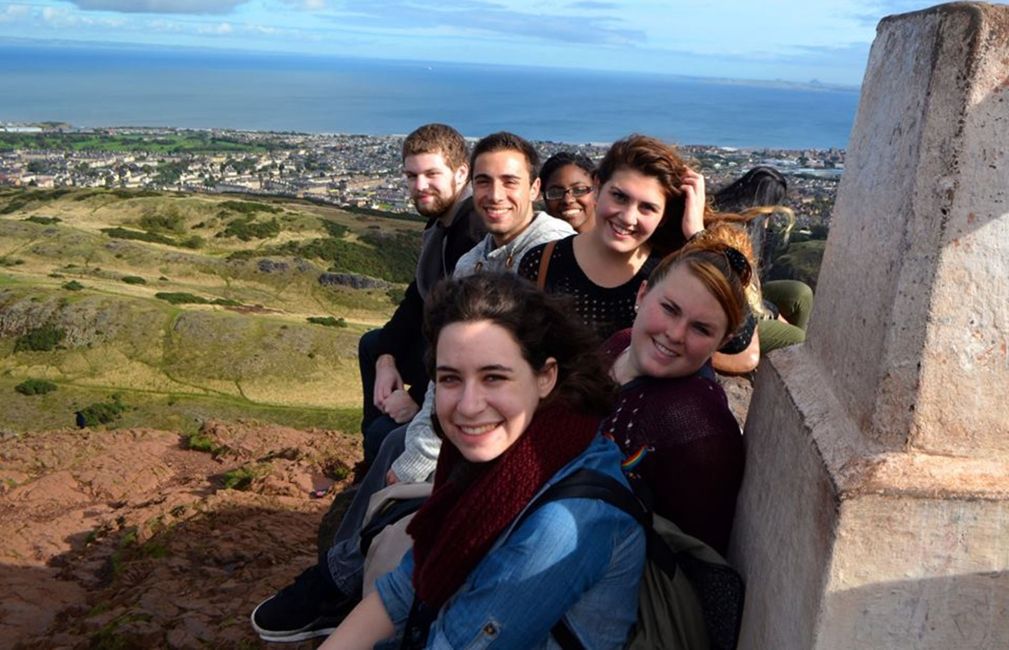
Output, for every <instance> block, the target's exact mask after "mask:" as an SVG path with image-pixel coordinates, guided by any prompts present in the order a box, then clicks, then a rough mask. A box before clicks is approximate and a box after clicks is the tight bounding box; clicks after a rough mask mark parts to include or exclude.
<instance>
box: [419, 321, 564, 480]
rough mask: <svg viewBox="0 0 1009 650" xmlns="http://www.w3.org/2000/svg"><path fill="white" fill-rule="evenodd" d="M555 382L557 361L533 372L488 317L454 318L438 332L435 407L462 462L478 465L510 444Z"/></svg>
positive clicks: (508, 335) (510, 338) (508, 337)
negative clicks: (477, 319) (466, 319)
mask: <svg viewBox="0 0 1009 650" xmlns="http://www.w3.org/2000/svg"><path fill="white" fill-rule="evenodd" d="M556 382H557V364H556V363H555V362H553V360H552V359H550V360H548V361H547V363H546V364H545V366H544V369H543V370H542V371H541V372H536V371H535V370H534V369H533V367H532V366H531V365H529V362H528V361H526V359H525V357H523V356H522V350H521V348H519V345H518V343H517V342H516V341H515V338H514V337H513V336H512V335H511V333H510V332H509V331H508V330H506V329H505V328H503V327H501V326H500V325H498V324H496V323H493V322H491V321H487V320H482V321H471V322H456V323H452V324H450V325H446V326H445V327H444V328H443V329H442V330H441V333H440V334H439V335H438V345H437V348H436V351H435V411H436V412H437V414H438V421H439V422H440V423H441V427H442V430H443V431H444V432H445V435H446V436H447V437H448V439H449V440H450V441H451V442H452V444H453V445H455V446H456V447H457V448H458V449H459V451H460V453H462V455H463V457H464V458H466V460H469V461H471V462H474V463H483V462H487V461H489V460H493V459H495V458H497V457H498V456H500V455H501V454H503V453H504V452H505V451H506V450H508V448H510V447H511V446H512V445H513V444H515V441H517V440H518V439H519V437H520V436H521V435H522V434H523V433H524V432H525V430H526V428H528V426H529V423H530V422H531V421H532V418H533V414H534V413H535V412H536V408H537V407H538V406H539V403H540V400H542V399H543V398H545V397H546V396H547V395H549V394H550V391H552V390H553V388H554V385H555V384H556Z"/></svg>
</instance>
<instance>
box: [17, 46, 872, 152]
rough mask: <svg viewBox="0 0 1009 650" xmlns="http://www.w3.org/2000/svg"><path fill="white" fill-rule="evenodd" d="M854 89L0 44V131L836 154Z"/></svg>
mask: <svg viewBox="0 0 1009 650" xmlns="http://www.w3.org/2000/svg"><path fill="white" fill-rule="evenodd" d="M858 97H859V91H858V89H854V88H835V87H815V86H801V85H793V84H775V83H761V82H745V81H734V80H724V79H703V78H691V77H684V76H679V75H678V76H672V75H658V74H646V73H622V72H610V71H607V72H602V71H590V70H572V69H555V68H520V67H508V66H490V65H476V64H465V63H458V64H455V63H433V62H410V61H388V60H370V59H353V58H334V57H321V56H320V57H309V56H297V55H290V54H267V53H263V54H259V53H243V52H223V51H209V50H187V49H178V50H173V49H167V48H164V49H154V48H139V47H129V46H116V47H103V46H97V45H96V46H92V45H81V44H59V45H37V44H31V45H28V44H20V43H18V44H0V122H43V121H55V122H67V123H69V124H72V125H73V126H77V127H111V126H119V127H126V126H137V127H139V126H148V127H175V128H194V129H207V128H226V129H238V130H249V131H275V132H288V131H294V132H305V133H361V134H368V135H387V134H397V133H408V132H410V131H411V130H413V129H414V128H416V127H417V126H418V125H420V124H423V123H426V122H433V121H438V122H445V123H448V124H451V125H453V126H454V127H455V128H457V129H458V130H459V131H460V132H462V133H463V134H464V135H466V136H471V137H480V136H483V135H486V134H487V133H491V132H494V131H499V130H509V131H514V132H516V133H518V134H520V135H522V136H525V137H527V138H530V139H534V140H551V141H557V142H570V143H588V142H612V141H613V140H616V139H618V138H620V137H623V136H624V135H627V134H628V133H633V132H638V133H647V134H649V135H654V136H657V137H659V138H662V139H663V140H666V141H669V142H674V143H677V144H684V145H691V144H695V145H715V146H725V147H738V148H755V149H756V148H771V149H827V148H842V149H843V148H844V147H845V146H846V145H847V140H848V136H849V133H850V131H851V127H852V124H853V122H854V118H855V111H856V108H857V105H858Z"/></svg>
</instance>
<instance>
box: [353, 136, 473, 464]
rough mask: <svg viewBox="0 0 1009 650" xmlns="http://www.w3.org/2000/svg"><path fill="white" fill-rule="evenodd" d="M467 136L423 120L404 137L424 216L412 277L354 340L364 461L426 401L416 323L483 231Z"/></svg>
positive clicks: (406, 164)
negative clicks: (386, 314)
mask: <svg viewBox="0 0 1009 650" xmlns="http://www.w3.org/2000/svg"><path fill="white" fill-rule="evenodd" d="M466 154H467V152H466V141H465V140H464V139H463V137H462V136H461V135H460V134H459V132H458V131H456V130H455V129H453V128H452V127H450V126H446V125H445V124H425V125H424V126H422V127H420V128H418V129H416V130H415V131H413V132H412V133H411V134H410V135H408V136H407V137H406V139H405V140H404V141H403V174H404V175H405V176H406V182H407V186H408V187H409V190H410V198H411V199H412V200H413V204H414V206H415V207H416V208H417V212H418V213H419V214H420V215H421V216H424V217H427V218H428V222H427V225H426V226H425V227H424V234H423V239H422V243H421V251H420V257H419V259H418V260H417V272H416V274H415V276H414V280H413V281H412V282H411V283H410V285H409V286H408V287H407V289H406V294H405V296H404V298H403V300H402V302H400V304H399V307H397V308H396V312H395V313H394V314H393V316H392V318H391V319H390V320H389V322H388V323H386V324H385V326H383V327H382V328H381V329H378V330H372V331H370V332H366V333H365V334H364V335H363V336H362V337H361V340H360V342H359V343H358V363H359V364H360V368H361V385H362V388H363V392H364V409H363V417H362V420H361V433H362V435H363V436H364V463H365V467H367V466H368V465H370V464H371V462H372V461H373V460H374V458H375V454H376V453H378V449H379V447H380V446H381V444H382V440H384V439H385V436H386V435H387V434H388V433H389V432H390V431H392V430H393V429H395V428H396V427H397V426H399V425H400V424H403V423H405V422H409V421H410V419H411V418H412V417H413V416H414V415H415V414H416V413H417V409H418V408H419V406H418V405H419V404H420V403H421V402H422V401H423V400H424V391H425V389H426V388H427V380H428V377H427V370H426V369H425V367H424V348H425V345H424V337H423V336H422V334H421V326H422V323H423V316H424V300H425V298H426V296H427V293H428V291H429V290H430V289H431V287H432V286H433V285H434V284H435V283H436V282H437V281H438V280H440V279H441V278H443V277H446V276H450V275H451V274H452V272H453V270H455V265H456V262H457V261H458V259H459V257H460V256H461V255H462V254H463V253H465V252H466V251H468V250H469V249H470V248H472V247H473V245H474V244H476V242H477V241H479V240H480V239H481V238H482V237H483V234H484V226H483V223H482V221H481V219H480V217H479V216H478V215H477V214H476V212H474V210H473V202H472V201H471V200H469V197H470V190H469V183H468V174H469V162H468V160H467V155H466Z"/></svg>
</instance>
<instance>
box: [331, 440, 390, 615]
mask: <svg viewBox="0 0 1009 650" xmlns="http://www.w3.org/2000/svg"><path fill="white" fill-rule="evenodd" d="M405 440H406V425H402V426H400V427H399V428H398V429H394V430H393V431H392V432H391V433H390V434H389V435H388V436H387V437H386V438H385V442H383V443H382V445H381V447H380V448H379V451H378V453H377V454H376V456H375V460H374V462H373V463H372V464H371V467H370V468H369V469H368V473H367V474H365V475H364V479H363V480H362V481H361V483H360V484H358V486H357V492H356V493H355V494H354V498H353V500H351V502H350V505H349V506H347V510H346V511H345V512H344V513H343V519H341V520H340V527H339V528H337V529H336V534H335V535H334V536H333V544H332V545H331V546H330V548H329V551H328V552H327V553H326V563H327V565H328V566H329V573H330V575H331V576H332V577H333V582H334V583H335V584H336V586H337V587H338V588H339V589H340V591H342V592H343V593H345V594H348V595H353V594H357V593H360V591H361V582H362V580H363V579H364V556H363V555H361V526H362V525H363V524H364V516H365V514H367V512H368V500H369V499H371V495H373V494H375V493H376V492H378V491H379V490H381V489H382V488H384V487H385V475H386V473H387V472H388V471H389V468H390V467H392V463H393V461H395V460H396V459H397V458H399V455H400V454H402V453H403V446H404V445H403V443H404V441H405Z"/></svg>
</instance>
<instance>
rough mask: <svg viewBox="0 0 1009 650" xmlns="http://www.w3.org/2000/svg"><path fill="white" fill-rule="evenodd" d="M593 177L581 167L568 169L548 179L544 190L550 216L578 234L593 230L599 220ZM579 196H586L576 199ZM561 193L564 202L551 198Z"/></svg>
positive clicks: (562, 169)
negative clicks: (565, 222) (564, 222)
mask: <svg viewBox="0 0 1009 650" xmlns="http://www.w3.org/2000/svg"><path fill="white" fill-rule="evenodd" d="M591 190H592V177H591V176H590V175H589V173H588V172H587V171H585V170H584V169H582V168H581V167H579V166H578V165H564V166H563V167H561V168H560V169H558V170H557V171H555V172H554V173H553V174H551V175H550V178H548V179H547V186H546V188H544V190H543V194H544V197H545V203H546V208H547V213H548V214H549V215H550V216H551V217H556V218H558V219H563V220H564V221H567V222H568V223H569V224H571V227H572V228H574V229H575V230H576V231H578V232H585V231H586V230H591V229H592V227H593V226H594V225H595V220H596V195H595V193H594V192H592V191H591ZM575 192H585V193H584V194H582V195H581V196H575ZM558 193H560V198H551V196H553V195H556V194H558Z"/></svg>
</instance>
